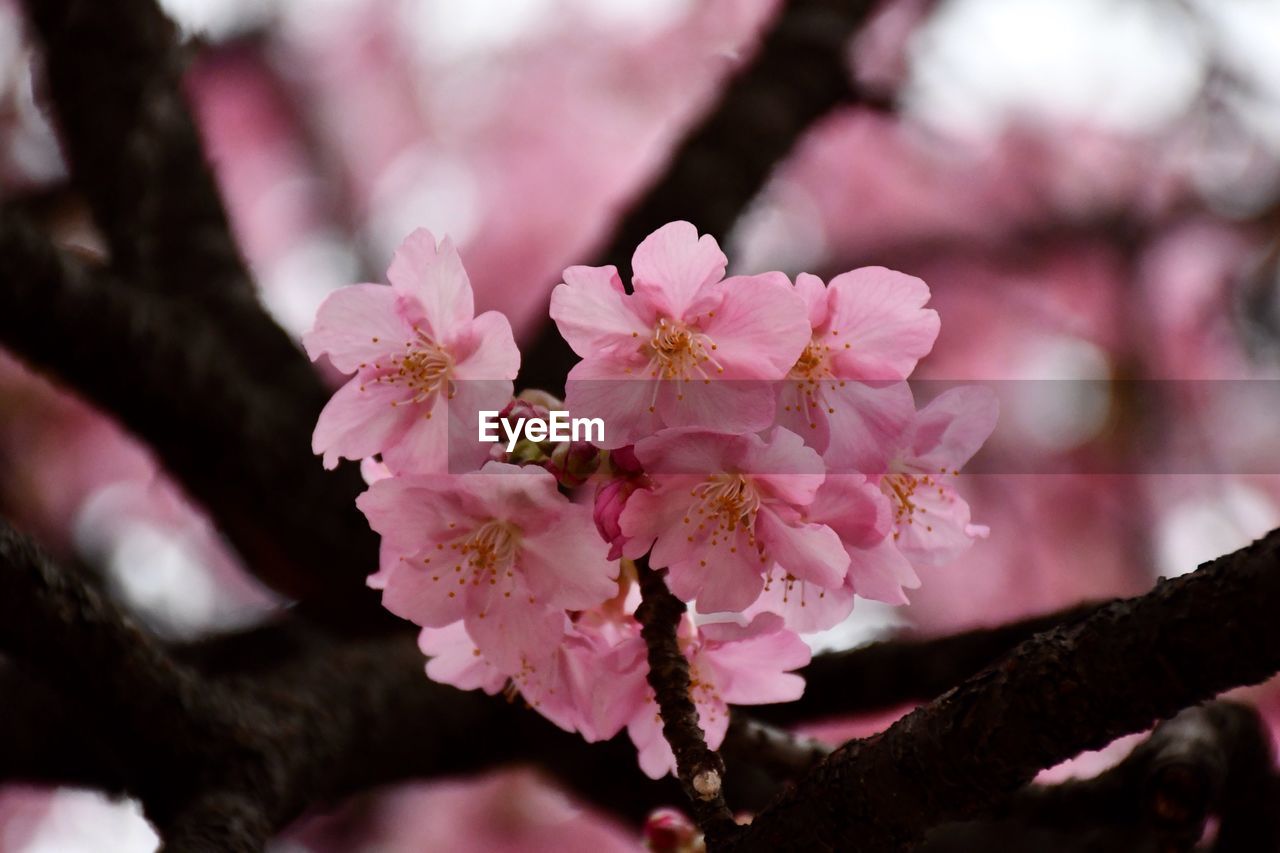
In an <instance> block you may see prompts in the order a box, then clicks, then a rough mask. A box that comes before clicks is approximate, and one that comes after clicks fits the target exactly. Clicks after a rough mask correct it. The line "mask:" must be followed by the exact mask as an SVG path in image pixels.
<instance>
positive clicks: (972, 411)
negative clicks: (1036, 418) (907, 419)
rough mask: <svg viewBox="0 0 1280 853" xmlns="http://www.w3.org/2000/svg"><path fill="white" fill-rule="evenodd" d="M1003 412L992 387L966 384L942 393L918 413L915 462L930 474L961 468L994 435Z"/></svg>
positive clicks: (914, 434)
mask: <svg viewBox="0 0 1280 853" xmlns="http://www.w3.org/2000/svg"><path fill="white" fill-rule="evenodd" d="M999 415H1000V406H999V403H998V401H997V400H996V395H995V393H994V392H992V391H991V389H989V388H983V387H981V386H977V385H965V386H962V387H960V388H952V389H950V390H948V391H945V392H943V393H942V394H939V395H938V396H937V398H935V399H934V400H932V401H930V403H929V405H927V406H925V407H924V408H923V409H921V410H920V412H919V413H918V414H917V415H916V420H915V423H914V425H913V427H912V435H911V452H912V454H913V455H914V457H915V458H914V460H912V461H913V462H914V464H915V465H916V466H918V467H919V468H920V469H921V470H922V471H924V472H925V473H929V474H936V473H938V472H939V471H941V470H942V469H944V468H949V469H951V470H955V469H957V468H959V467H960V466H961V465H963V464H964V463H966V462H968V461H969V460H970V459H971V458H972V457H973V455H974V454H975V453H977V452H978V448H980V447H982V443H983V442H984V441H986V440H987V438H988V437H990V435H991V432H992V430H994V429H995V428H996V420H997V419H998V418H999Z"/></svg>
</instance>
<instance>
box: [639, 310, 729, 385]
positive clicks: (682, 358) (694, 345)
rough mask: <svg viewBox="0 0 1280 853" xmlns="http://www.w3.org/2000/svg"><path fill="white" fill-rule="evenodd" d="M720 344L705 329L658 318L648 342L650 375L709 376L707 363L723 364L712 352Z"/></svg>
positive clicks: (672, 377) (656, 376)
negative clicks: (700, 330)
mask: <svg viewBox="0 0 1280 853" xmlns="http://www.w3.org/2000/svg"><path fill="white" fill-rule="evenodd" d="M715 348H716V345H715V344H714V343H713V342H712V341H711V339H710V338H709V337H707V336H706V335H705V334H703V333H702V332H699V331H697V330H696V329H690V328H689V327H688V326H686V325H684V324H683V323H680V322H677V321H674V320H668V319H667V318H665V317H659V318H658V324H657V325H656V326H654V327H653V334H652V335H651V336H650V338H649V341H648V343H647V344H646V346H645V350H646V351H647V352H646V354H647V355H648V356H649V367H648V370H649V375H650V376H651V377H652V378H655V379H677V380H683V379H692V378H695V377H697V378H704V379H705V378H706V377H707V371H706V369H705V368H704V367H703V365H704V364H706V363H708V362H710V363H711V364H712V365H713V366H715V367H717V368H718V369H719V370H720V371H722V370H723V368H720V367H719V365H718V364H717V363H716V361H715V359H714V358H713V357H712V356H711V352H712V351H713V350H715Z"/></svg>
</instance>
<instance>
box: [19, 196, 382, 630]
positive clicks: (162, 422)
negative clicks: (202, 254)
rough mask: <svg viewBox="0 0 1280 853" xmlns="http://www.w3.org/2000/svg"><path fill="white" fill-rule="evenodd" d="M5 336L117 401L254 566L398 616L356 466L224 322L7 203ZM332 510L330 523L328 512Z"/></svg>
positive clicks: (341, 605)
mask: <svg viewBox="0 0 1280 853" xmlns="http://www.w3.org/2000/svg"><path fill="white" fill-rule="evenodd" d="M0 279H2V280H3V281H4V287H3V288H0V344H3V345H4V346H5V347H7V348H8V349H10V350H12V351H13V352H14V353H16V354H17V355H19V356H20V357H21V358H23V359H24V360H26V361H27V362H29V363H30V364H31V365H32V366H33V367H36V368H38V369H40V370H43V371H45V372H48V373H50V374H52V375H54V376H55V377H57V378H58V379H60V380H62V381H63V382H64V383H66V384H67V385H69V386H70V387H71V388H73V389H74V390H76V391H78V392H80V393H81V394H82V395H83V396H85V397H86V398H87V399H88V400H89V401H90V402H93V403H95V404H97V405H98V406H99V407H101V408H102V409H103V410H105V411H107V412H110V413H112V414H113V415H114V416H115V417H116V418H118V419H119V420H120V421H121V423H122V424H123V425H124V426H125V427H126V428H127V429H129V430H130V431H131V432H132V433H133V434H134V435H136V436H137V437H138V438H140V439H141V440H142V441H144V442H145V443H147V444H148V445H150V447H151V448H152V449H153V450H154V451H155V452H156V454H157V455H158V456H159V458H160V461H161V462H162V463H163V464H164V466H165V467H166V468H167V469H168V470H169V472H170V473H172V474H173V475H174V477H175V478H176V479H177V480H178V481H179V482H180V483H182V485H183V486H185V487H186V489H187V490H188V492H189V493H190V494H191V496H192V497H194V498H195V499H196V500H198V501H200V502H201V503H203V504H204V506H205V507H207V508H208V509H209V510H210V512H211V513H212V514H213V517H214V519H215V520H216V521H217V523H218V525H219V527H220V528H221V530H222V531H223V532H224V533H225V534H226V536H227V537H228V539H229V540H230V541H231V543H232V544H233V545H234V546H235V547H236V549H237V550H238V551H239V553H240V555H241V556H242V557H243V558H244V560H245V562H246V563H247V565H248V567H249V568H250V570H252V571H253V572H254V573H255V574H256V575H257V576H258V577H259V578H261V579H262V580H264V581H265V582H267V583H268V584H270V585H271V586H273V587H274V588H275V589H277V590H279V591H280V592H281V593H283V594H285V595H286V596H290V597H293V598H297V599H300V600H301V601H302V602H303V612H306V613H308V614H310V615H313V616H316V617H318V618H322V619H324V620H325V621H327V622H329V623H330V624H334V625H338V626H342V627H344V628H352V627H358V628H361V629H364V628H367V627H371V626H394V625H396V624H397V623H398V620H394V619H392V618H391V617H389V616H388V615H387V614H386V613H385V611H383V610H382V609H381V607H379V606H378V601H377V596H376V595H374V594H373V593H372V592H370V591H368V590H367V589H365V588H364V583H363V578H364V576H365V575H366V574H367V573H368V572H369V571H370V570H372V569H373V568H374V567H376V565H377V540H376V538H375V537H374V535H373V533H372V532H371V531H370V530H369V526H368V524H366V523H365V521H364V519H363V518H362V517H361V516H360V514H359V512H358V511H357V510H356V508H355V504H354V498H355V496H356V495H357V494H358V493H359V491H360V489H361V488H362V485H363V483H362V481H361V479H360V476H359V474H358V472H357V471H356V470H355V469H354V467H353V466H348V468H347V469H346V470H344V471H340V472H334V473H326V472H325V471H324V470H323V469H322V468H321V467H320V465H319V464H318V461H317V459H316V457H315V456H313V455H312V454H311V451H310V434H311V425H312V423H314V421H313V420H312V419H313V418H314V414H315V413H314V412H313V411H310V410H300V409H297V408H294V407H293V406H291V405H290V404H289V403H288V401H287V400H284V399H282V398H281V397H280V396H278V395H277V393H276V392H275V390H273V389H271V388H269V387H266V386H264V385H262V384H261V383H259V382H257V381H256V380H255V379H254V378H253V374H252V373H251V372H250V371H248V370H247V369H246V368H245V367H244V366H243V365H241V364H239V363H237V362H236V361H235V360H234V359H229V358H227V357H226V354H227V352H228V351H229V350H230V349H231V348H232V347H231V345H230V344H229V342H228V341H227V339H226V337H225V336H224V335H223V334H222V333H221V332H220V331H219V330H218V329H217V328H216V327H211V326H205V325H198V324H197V325H184V323H183V322H182V321H181V320H180V319H179V318H178V317H176V316H175V314H174V311H173V310H172V309H171V307H170V306H169V305H168V304H167V303H164V302H161V301H158V300H156V299H154V298H152V297H150V296H149V295H148V294H146V293H145V292H140V291H138V290H136V289H133V288H130V287H127V286H125V284H124V283H123V282H122V281H121V280H120V279H119V277H117V276H115V275H112V274H111V273H109V272H105V271H101V270H95V269H92V268H90V267H89V266H88V265H87V264H85V263H84V262H81V261H77V260H73V259H72V258H70V257H69V256H67V255H64V254H61V253H59V252H57V251H56V250H55V249H54V248H53V247H52V246H51V245H50V244H49V242H48V240H47V239H46V238H45V237H43V236H42V235H41V234H39V233H38V232H37V231H36V230H35V229H34V228H33V227H31V226H30V225H29V224H28V223H27V222H25V221H24V220H23V218H22V217H20V216H18V215H17V214H15V213H13V212H11V211H8V210H4V209H0ZM318 519H323V523H317V520H318Z"/></svg>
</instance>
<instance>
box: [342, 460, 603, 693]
mask: <svg viewBox="0 0 1280 853" xmlns="http://www.w3.org/2000/svg"><path fill="white" fill-rule="evenodd" d="M357 504H358V505H359V507H360V509H361V510H362V511H363V512H364V514H365V515H366V516H367V517H368V519H369V523H370V525H371V526H372V527H373V529H374V530H376V531H377V532H378V533H379V534H381V535H382V557H381V568H380V570H379V571H378V572H377V573H376V574H374V575H372V576H371V577H370V578H369V584H370V586H372V587H374V588H375V589H380V590H382V593H383V595H382V600H383V604H384V605H385V606H386V607H387V608H388V609H389V610H391V611H392V612H393V613H395V614H396V615H398V616H402V617H404V618H406V619H409V620H411V621H413V622H415V623H417V624H419V625H422V626H424V627H433V628H440V627H444V626H446V625H449V624H450V623H452V622H456V621H458V620H465V622H466V627H467V633H468V634H470V636H471V638H472V640H473V641H474V642H475V643H476V645H477V646H478V647H480V649H482V650H483V652H484V654H485V656H486V657H487V658H488V659H489V660H490V661H491V662H492V663H493V664H494V665H496V666H497V667H498V668H499V669H500V670H502V671H503V672H504V673H505V674H507V675H512V674H514V673H516V672H518V671H519V670H520V668H521V666H522V665H523V662H524V661H525V660H526V659H528V658H530V657H536V655H537V654H539V653H540V652H541V650H542V649H545V648H551V647H554V646H555V645H556V644H557V643H558V642H559V641H560V638H561V636H562V635H563V633H564V619H565V615H564V612H563V610H564V609H565V608H569V609H574V610H580V609H584V608H588V607H591V606H593V605H596V604H600V603H602V602H604V601H606V600H607V599H609V598H610V597H611V596H613V595H614V594H615V592H616V589H617V587H616V584H615V582H614V579H615V578H616V577H617V565H616V564H610V563H609V562H608V561H607V560H606V559H605V555H606V553H607V551H608V549H607V547H606V546H605V543H604V542H603V541H601V539H600V537H599V536H598V535H597V534H596V530H595V524H594V523H593V522H592V519H591V510H590V508H589V507H586V506H583V505H581V504H575V503H572V502H570V501H569V499H568V498H566V497H564V496H563V495H561V494H560V493H559V492H558V491H557V490H556V481H555V478H554V477H553V476H552V475H551V474H550V473H548V472H546V471H544V470H542V469H541V468H537V467H524V468H521V467H518V466H514V465H508V464H505V463H501V462H490V463H488V464H487V465H485V467H484V468H483V469H481V470H480V471H477V472H473V473H470V474H463V475H460V476H453V477H420V476H405V477H394V478H390V479H386V480H380V481H378V482H376V483H374V484H373V485H372V486H370V487H369V490H368V491H367V492H365V493H364V494H363V495H361V497H360V498H359V500H358V501H357Z"/></svg>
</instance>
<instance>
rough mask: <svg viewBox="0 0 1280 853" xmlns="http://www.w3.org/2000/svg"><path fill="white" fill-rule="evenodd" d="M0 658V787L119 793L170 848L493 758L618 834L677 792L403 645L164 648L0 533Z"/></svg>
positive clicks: (296, 642) (272, 639)
mask: <svg viewBox="0 0 1280 853" xmlns="http://www.w3.org/2000/svg"><path fill="white" fill-rule="evenodd" d="M282 638H287V640H286V641H283V642H281V641H280V640H281V639H282ZM254 648H263V649H264V650H265V653H264V654H261V655H258V656H257V659H256V660H250V659H249V656H248V655H247V654H246V652H248V650H250V649H254ZM0 649H3V650H4V651H5V652H6V653H7V654H8V655H10V657H11V658H12V664H11V665H10V666H9V667H7V668H3V669H0V689H2V690H3V691H4V692H3V695H4V696H6V702H5V703H4V705H3V707H0V720H3V721H4V722H5V723H7V724H8V725H7V727H6V728H5V732H7V735H6V736H5V737H4V738H0V778H3V779H4V780H6V781H29V782H39V783H46V784H57V783H62V784H77V785H84V786H90V787H96V788H100V789H103V790H107V791H111V792H121V793H129V794H131V795H133V796H136V797H138V799H139V800H141V801H142V803H143V805H144V807H145V809H146V812H147V816H148V817H149V818H150V819H151V820H152V821H153V822H154V823H155V824H156V826H157V827H158V829H159V830H160V832H161V834H162V836H163V837H164V838H165V840H166V843H168V844H170V845H171V846H172V849H184V850H185V849H192V850H200V849H232V850H239V849H246V850H248V849H261V846H262V844H261V843H262V841H263V840H264V839H266V838H269V837H271V835H274V834H275V833H276V832H277V831H279V830H280V829H282V828H283V827H284V826H285V825H287V824H288V823H289V822H290V821H292V820H293V819H294V818H296V817H297V816H298V815H300V814H301V813H302V812H303V811H304V810H306V809H307V808H309V807H311V806H312V805H315V804H318V803H324V802H335V801H337V800H339V799H341V798H342V797H345V796H348V795H350V794H353V793H356V792H359V791H365V790H368V789H369V788H372V787H376V786H378V785H383V784H388V783H391V782H396V781H400V780H404V779H409V778H416V777H434V776H440V775H448V774H458V773H466V772H475V771H479V770H484V769H486V768H492V767H496V766H500V765H504V764H511V763H531V764H534V765H536V766H539V767H542V768H544V769H545V770H546V772H547V773H548V774H549V775H550V776H552V777H553V778H555V779H557V780H558V781H559V782H560V783H561V784H563V785H565V786H566V787H568V788H569V789H570V790H573V791H575V792H577V793H578V794H579V795H580V796H582V797H583V798H584V799H586V800H587V801H590V802H596V803H599V804H601V805H603V806H604V807H606V808H608V809H610V810H612V811H615V812H616V813H618V814H621V815H623V816H625V817H628V818H630V819H631V820H634V821H636V822H638V821H639V820H641V819H642V818H643V817H644V815H645V814H646V813H647V812H648V811H649V810H650V809H652V808H653V807H655V806H656V805H659V804H661V803H664V802H670V801H672V799H674V798H678V796H679V793H678V790H677V789H676V788H675V786H674V785H673V784H672V783H670V782H669V781H665V780H664V781H659V782H654V781H652V780H649V779H648V778H647V777H645V776H644V775H643V774H642V773H640V771H639V769H638V768H637V767H636V763H635V750H634V748H632V746H631V745H630V743H629V742H628V741H627V740H626V738H625V737H622V738H619V739H615V740H614V741H612V742H609V743H605V744H587V743H585V742H584V741H582V739H581V738H579V737H578V736H576V735H572V734H569V733H567V732H564V731H561V730H560V729H558V728H556V727H555V726H553V725H552V724H551V723H549V722H548V721H547V720H545V719H544V718H542V717H541V716H540V715H538V714H537V713H535V712H533V711H531V710H529V709H527V708H525V707H523V705H521V704H514V703H508V702H505V701H503V700H502V699H500V698H493V697H489V696H485V695H484V694H482V693H465V692H461V691H458V690H455V689H454V688H452V687H447V686H444V685H440V684H436V683H434V682H431V681H429V680H428V679H427V678H426V677H425V676H424V675H423V672H422V665H423V661H422V655H421V653H420V652H419V651H418V649H417V646H416V644H415V643H414V642H413V639H412V638H411V637H405V636H401V635H393V636H388V637H380V638H369V639H363V640H335V639H330V638H327V637H326V636H324V635H322V634H319V633H316V632H315V631H314V630H313V629H310V628H307V627H305V626H302V625H299V624H297V623H293V624H292V625H291V626H289V627H279V628H263V629H257V630H255V631H252V632H249V633H248V634H247V635H245V636H233V637H229V638H215V639H211V640H207V641H203V642H201V643H198V644H194V645H188V646H184V647H181V648H178V649H173V650H170V649H167V648H165V647H163V646H161V645H160V644H159V643H158V642H157V641H156V640H155V639H154V638H152V637H150V636H148V635H147V634H146V633H145V632H143V631H142V630H141V629H139V628H138V626H137V625H136V624H134V623H133V621H132V620H131V619H130V618H129V617H128V616H126V615H125V614H124V613H123V612H121V611H120V609H119V608H118V607H117V606H116V605H115V604H113V603H112V602H111V601H110V600H108V599H107V598H105V597H104V596H102V595H101V594H100V593H99V592H98V591H97V590H96V589H95V588H94V587H93V585H92V584H91V583H89V582H88V579H86V578H84V577H83V576H80V575H78V574H74V573H70V572H67V571H65V570H63V569H61V568H60V567H58V566H56V565H54V564H53V563H52V562H51V561H50V560H49V559H48V558H47V557H46V556H45V555H43V554H42V553H41V552H39V551H38V550H37V549H36V548H35V547H34V546H33V545H32V544H31V543H30V542H29V541H28V540H27V539H26V538H25V537H23V536H21V535H19V534H18V533H17V532H16V531H14V530H13V529H12V528H10V527H8V526H7V525H4V524H3V523H2V522H0ZM224 806H225V807H226V810H225V811H221V810H220V809H221V808H222V807H224ZM219 816H221V817H219ZM210 839H217V844H214V843H213V841H210ZM206 842H208V843H206ZM218 845H222V846H221V847H218Z"/></svg>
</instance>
